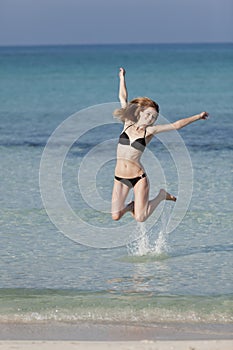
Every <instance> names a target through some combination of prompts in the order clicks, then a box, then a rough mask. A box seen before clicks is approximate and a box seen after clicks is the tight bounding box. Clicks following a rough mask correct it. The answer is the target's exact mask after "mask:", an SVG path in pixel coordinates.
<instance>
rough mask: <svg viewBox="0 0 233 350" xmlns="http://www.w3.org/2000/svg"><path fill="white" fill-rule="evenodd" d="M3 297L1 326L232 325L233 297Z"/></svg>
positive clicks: (113, 294)
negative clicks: (92, 323)
mask: <svg viewBox="0 0 233 350" xmlns="http://www.w3.org/2000/svg"><path fill="white" fill-rule="evenodd" d="M11 293H12V294H13V295H14V297H13V298H12V296H13V295H12V294H11ZM4 294H5V297H1V301H2V306H1V309H0V322H2V323H11V322H17V323H32V322H46V321H56V322H71V323H73V322H85V321H88V322H95V323H98V322H100V323H103V322H108V323H111V324H115V323H123V324H137V325H140V324H143V325H149V324H155V323H168V322H181V323H182V322H189V323H218V324H229V323H232V322H233V313H232V310H233V296H232V295H224V296H212V297H206V296H168V295H165V296H162V295H157V296H155V295H152V293H148V294H147V293H125V294H122V293H117V292H115V291H114V290H109V291H102V292H95V293H90V292H83V293H81V292H76V291H51V290H50V291H49V290H48V291H35V290H34V291H31V292H30V291H29V290H26V291H25V290H21V292H19V291H16V290H15V291H14V292H12V291H10V292H8V293H7V292H6V291H5V293H4ZM10 294H11V297H10ZM4 299H5V300H4Z"/></svg>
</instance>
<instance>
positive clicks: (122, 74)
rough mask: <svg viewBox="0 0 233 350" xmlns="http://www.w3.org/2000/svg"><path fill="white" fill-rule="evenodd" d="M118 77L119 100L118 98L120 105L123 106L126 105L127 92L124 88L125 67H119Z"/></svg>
mask: <svg viewBox="0 0 233 350" xmlns="http://www.w3.org/2000/svg"><path fill="white" fill-rule="evenodd" d="M119 78H120V82H119V100H120V103H121V107H122V108H124V107H126V105H127V101H128V92H127V88H126V82H125V69H124V68H120V71H119Z"/></svg>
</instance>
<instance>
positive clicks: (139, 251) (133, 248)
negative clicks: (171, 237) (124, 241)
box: [127, 206, 171, 256]
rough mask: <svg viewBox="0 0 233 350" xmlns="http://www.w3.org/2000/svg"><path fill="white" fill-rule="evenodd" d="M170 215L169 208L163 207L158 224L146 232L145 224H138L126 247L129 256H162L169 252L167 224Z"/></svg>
mask: <svg viewBox="0 0 233 350" xmlns="http://www.w3.org/2000/svg"><path fill="white" fill-rule="evenodd" d="M170 215H171V207H169V206H167V207H164V210H163V212H162V215H161V217H160V221H159V224H157V225H155V226H153V227H152V228H151V229H150V230H149V231H147V228H146V223H138V224H137V229H136V230H135V232H133V233H132V235H131V243H129V244H128V245H127V251H128V254H129V255H131V256H144V255H162V254H166V253H168V252H169V250H170V248H169V245H168V233H167V230H166V228H167V224H168V222H169V218H170Z"/></svg>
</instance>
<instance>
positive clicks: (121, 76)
mask: <svg viewBox="0 0 233 350" xmlns="http://www.w3.org/2000/svg"><path fill="white" fill-rule="evenodd" d="M124 77H125V69H124V68H122V67H121V68H120V71H119V78H120V79H121V78H124Z"/></svg>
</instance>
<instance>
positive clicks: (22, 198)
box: [0, 44, 233, 324]
mask: <svg viewBox="0 0 233 350" xmlns="http://www.w3.org/2000/svg"><path fill="white" fill-rule="evenodd" d="M232 62H233V45H230V44H228V45H217V44H216V45H122V46H121V45H116V46H71V47H62V46H60V47H17V48H3V47H2V48H0V76H1V79H0V91H1V94H0V120H1V133H0V159H1V170H0V176H1V196H0V211H1V216H0V222H1V229H0V235H1V246H0V254H1V260H0V271H1V275H0V300H1V303H0V321H4V322H10V321H17V322H34V321H46V320H59V321H70V322H76V321H80V320H81V321H82V320H88V321H94V322H102V321H108V322H122V323H126V322H134V323H137V324H142V323H143V324H149V323H154V322H168V321H183V322H187V321H191V322H200V321H202V322H216V323H230V322H232V319H233V282H232V275H233V259H232V254H233V240H232V209H233V208H232V194H231V190H232V174H233V169H232V152H233V144H232V129H233V121H232V99H233V92H232V85H233V69H232V68H233V67H232ZM119 66H124V67H125V68H126V70H127V85H128V90H129V95H130V96H129V97H130V98H133V97H135V96H137V95H147V96H150V97H152V98H154V99H155V100H156V101H158V103H159V104H160V106H161V113H162V115H163V116H165V117H166V118H168V119H169V120H170V121H173V120H176V119H178V118H180V117H184V116H188V115H192V114H195V113H198V112H200V111H202V110H207V111H208V112H209V113H210V118H209V120H208V121H201V122H199V123H195V124H193V125H191V126H189V127H187V128H185V129H183V130H181V131H180V135H181V136H182V138H183V140H184V142H185V144H186V147H187V149H188V151H189V154H190V157H191V160H192V167H193V194H192V199H191V203H190V206H189V208H188V211H187V213H186V215H185V217H184V219H183V220H182V222H181V224H180V225H179V226H178V227H177V228H176V229H175V230H174V231H173V232H171V233H169V234H168V233H166V229H164V227H163V222H162V221H163V217H162V218H161V219H160V220H159V222H158V227H157V226H156V227H155V228H154V229H153V230H152V232H150V233H146V234H144V236H142V237H141V238H140V239H137V240H136V241H134V243H133V244H131V245H129V246H128V247H127V246H125V245H123V246H121V247H117V248H112V249H110V248H109V249H97V248H96V249H95V248H92V247H88V246H85V245H80V244H78V243H77V242H74V241H72V240H70V239H69V238H68V237H66V236H65V235H63V234H62V233H61V232H59V230H58V229H57V228H56V227H55V226H54V225H53V224H52V223H51V221H50V219H49V217H48V216H47V213H46V211H45V209H44V206H43V203H42V200H41V195H40V187H39V169H40V161H41V156H42V152H43V149H44V147H45V145H46V142H47V140H48V137H49V136H50V135H51V133H52V132H53V131H54V130H55V128H56V127H57V126H59V125H60V123H61V122H62V121H64V120H66V119H67V118H68V117H69V116H70V115H72V114H73V113H75V112H77V111H79V110H81V109H83V108H87V107H90V106H93V105H97V104H100V103H106V102H115V101H117V87H118V78H117V71H118V67H119ZM109 117H110V118H111V115H110V116H109ZM97 118H99V119H101V115H98V116H97ZM119 132H120V127H118V126H117V125H116V126H114V128H113V129H111V132H110V131H109V130H106V129H105V128H99V129H98V133H95V134H92V136H91V137H89V138H88V137H87V139H85V138H84V139H83V141H82V142H81V143H80V144H76V145H74V146H73V147H72V149H71V150H70V152H69V154H68V156H67V159H66V162H65V164H64V174H63V175H64V188H65V190H66V192H67V198H68V199H69V202H70V203H71V204H72V206H73V207H74V208H78V210H79V211H80V215H81V216H82V218H84V219H86V220H92V218H91V213H90V211H89V209H88V208H86V207H85V206H84V205H83V204H82V201H79V198H78V197H77V192H76V188H77V166H78V165H79V164H80V162H81V161H82V159H83V157H84V156H85V154H86V152H87V151H88V150H90V149H92V148H93V147H94V146H95V145H96V143H98V142H99V140H101V139H103V140H105V139H106V137H107V136H106V135H111V137H117V135H118V133H119ZM107 151H108V150H107ZM107 151H106V152H107ZM150 151H151V152H152V153H153V154H156V157H157V159H158V160H159V162H160V164H161V167H162V169H163V170H164V173H165V175H166V181H167V185H168V188H169V190H171V191H172V192H174V193H176V192H177V181H176V178H175V177H174V172H175V170H174V168H175V167H174V164H172V162H171V159H170V156H169V154H168V153H167V152H166V150H165V149H164V147H163V146H162V145H161V143H159V142H158V141H157V140H154V141H152V143H151V145H150ZM97 161H98V160H97ZM113 169H114V162H113V161H112V162H110V163H109V164H108V166H107V167H106V168H104V167H103V168H102V169H101V171H100V175H101V176H100V175H98V176H97V184H98V188H99V191H100V193H101V195H102V196H103V198H106V199H108V200H109V199H110V198H111V186H112V173H113ZM149 170H150V169H148V173H149ZM155 176H156V175H155ZM174 179H175V181H174ZM188 180H189V179H187V181H188ZM154 181H155V184H156V177H155V179H154ZM152 182H153V181H152ZM157 186H158V188H156V189H155V190H154V191H155V192H156V191H157V190H158V189H159V184H158V185H157ZM152 192H153V188H152ZM165 209H166V210H165V213H164V218H165V221H166V220H167V219H168V214H167V213H169V211H170V210H171V207H170V204H168V205H166V207H165ZM130 220H131V218H130V216H127V217H126V218H125V221H126V222H130ZM106 223H107V224H108V225H109V227H110V225H113V223H112V222H111V219H110V217H109V215H107V214H104V213H103V214H98V215H97V216H96V217H95V224H96V225H98V226H101V225H102V224H106ZM118 224H119V223H114V225H118ZM119 225H120V224H119ZM139 231H140V232H141V233H143V232H144V231H143V226H142V225H139ZM123 234H124V232H123ZM126 234H128V232H127V233H126ZM96 240H97V241H98V236H97V237H96Z"/></svg>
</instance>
